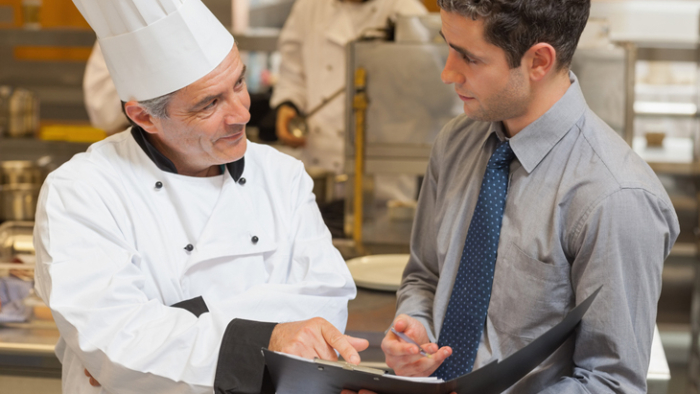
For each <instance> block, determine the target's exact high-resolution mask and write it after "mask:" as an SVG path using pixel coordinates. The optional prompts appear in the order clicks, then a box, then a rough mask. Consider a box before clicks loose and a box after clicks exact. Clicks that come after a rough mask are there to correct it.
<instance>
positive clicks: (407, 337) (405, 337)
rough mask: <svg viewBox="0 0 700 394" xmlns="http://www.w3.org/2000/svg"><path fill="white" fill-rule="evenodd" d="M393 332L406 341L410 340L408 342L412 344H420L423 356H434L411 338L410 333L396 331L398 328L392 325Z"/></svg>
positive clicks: (419, 348)
mask: <svg viewBox="0 0 700 394" xmlns="http://www.w3.org/2000/svg"><path fill="white" fill-rule="evenodd" d="M391 332H393V333H394V334H396V335H397V336H398V337H399V338H401V339H403V340H404V341H405V342H408V343H411V344H414V345H416V346H418V350H420V354H422V355H423V356H425V357H430V356H432V354H428V353H426V352H425V350H423V349H422V348H421V347H420V345H419V344H417V343H416V341H414V340H413V339H411V338H410V337H409V336H408V335H406V334H404V333H402V332H398V331H396V330H395V329H394V327H391Z"/></svg>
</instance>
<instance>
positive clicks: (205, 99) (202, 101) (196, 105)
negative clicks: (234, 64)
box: [192, 64, 247, 109]
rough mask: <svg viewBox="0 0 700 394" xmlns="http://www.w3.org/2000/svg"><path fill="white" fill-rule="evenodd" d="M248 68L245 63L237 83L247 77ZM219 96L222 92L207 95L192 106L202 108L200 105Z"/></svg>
mask: <svg viewBox="0 0 700 394" xmlns="http://www.w3.org/2000/svg"><path fill="white" fill-rule="evenodd" d="M246 70H247V67H246V66H245V64H244V65H243V70H242V71H241V75H240V76H239V77H238V79H237V80H236V83H238V81H240V80H242V79H243V78H245V72H246ZM219 97H221V94H215V95H211V96H207V97H205V98H203V99H201V100H199V101H198V102H197V104H195V105H193V106H192V108H194V109H197V108H200V107H202V106H204V105H205V104H207V103H208V102H210V101H212V100H215V99H217V98H219Z"/></svg>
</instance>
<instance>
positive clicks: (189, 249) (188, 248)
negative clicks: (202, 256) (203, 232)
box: [185, 244, 194, 252]
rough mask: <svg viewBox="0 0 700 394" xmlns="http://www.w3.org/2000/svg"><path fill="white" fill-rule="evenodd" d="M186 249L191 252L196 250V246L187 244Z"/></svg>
mask: <svg viewBox="0 0 700 394" xmlns="http://www.w3.org/2000/svg"><path fill="white" fill-rule="evenodd" d="M185 250H186V251H188V252H191V251H193V250H194V246H192V244H187V246H185Z"/></svg>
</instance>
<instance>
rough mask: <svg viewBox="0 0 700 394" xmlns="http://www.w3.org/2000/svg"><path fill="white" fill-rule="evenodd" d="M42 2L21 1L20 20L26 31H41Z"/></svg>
mask: <svg viewBox="0 0 700 394" xmlns="http://www.w3.org/2000/svg"><path fill="white" fill-rule="evenodd" d="M41 3H42V0H22V20H23V22H24V28H25V29H27V30H39V29H41Z"/></svg>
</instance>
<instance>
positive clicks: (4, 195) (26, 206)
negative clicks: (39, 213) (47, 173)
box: [0, 183, 41, 221]
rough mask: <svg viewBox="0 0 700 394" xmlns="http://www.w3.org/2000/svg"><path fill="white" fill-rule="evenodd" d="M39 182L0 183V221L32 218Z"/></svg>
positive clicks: (39, 186)
mask: <svg viewBox="0 0 700 394" xmlns="http://www.w3.org/2000/svg"><path fill="white" fill-rule="evenodd" d="M40 189H41V184H33V183H21V184H14V185H0V221H5V220H34V215H35V213H36V203H37V200H38V198H39V190H40Z"/></svg>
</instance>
